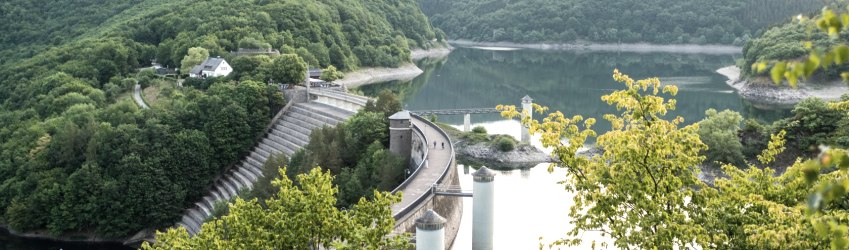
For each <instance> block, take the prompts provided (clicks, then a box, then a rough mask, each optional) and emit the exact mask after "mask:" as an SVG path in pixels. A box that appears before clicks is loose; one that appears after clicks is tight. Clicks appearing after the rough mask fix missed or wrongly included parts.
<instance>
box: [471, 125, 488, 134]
mask: <svg viewBox="0 0 849 250" xmlns="http://www.w3.org/2000/svg"><path fill="white" fill-rule="evenodd" d="M472 132H474V133H477V134H486V128H484V127H483V126H477V127H475V128H473V129H472Z"/></svg>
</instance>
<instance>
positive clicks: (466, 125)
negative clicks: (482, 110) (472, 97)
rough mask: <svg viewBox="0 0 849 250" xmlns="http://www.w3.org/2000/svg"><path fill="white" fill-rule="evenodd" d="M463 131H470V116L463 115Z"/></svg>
mask: <svg viewBox="0 0 849 250" xmlns="http://www.w3.org/2000/svg"><path fill="white" fill-rule="evenodd" d="M463 131H465V132H469V131H472V114H465V115H463Z"/></svg>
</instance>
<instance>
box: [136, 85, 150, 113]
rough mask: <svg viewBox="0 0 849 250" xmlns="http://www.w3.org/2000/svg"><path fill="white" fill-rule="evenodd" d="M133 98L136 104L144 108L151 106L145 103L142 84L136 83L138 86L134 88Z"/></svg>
mask: <svg viewBox="0 0 849 250" xmlns="http://www.w3.org/2000/svg"><path fill="white" fill-rule="evenodd" d="M133 100H135V101H136V104H137V105H139V107H141V108H143V109H149V108H150V107H148V106H147V104H145V103H144V99H142V97H141V84H138V83H136V87H135V88H133Z"/></svg>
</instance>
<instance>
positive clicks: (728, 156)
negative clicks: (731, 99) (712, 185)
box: [699, 109, 743, 166]
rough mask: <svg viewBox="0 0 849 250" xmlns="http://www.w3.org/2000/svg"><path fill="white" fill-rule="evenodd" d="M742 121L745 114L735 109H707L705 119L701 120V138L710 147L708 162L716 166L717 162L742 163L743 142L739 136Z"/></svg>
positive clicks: (706, 154)
mask: <svg viewBox="0 0 849 250" xmlns="http://www.w3.org/2000/svg"><path fill="white" fill-rule="evenodd" d="M742 121H743V116H741V115H740V113H737V112H734V111H730V110H723V111H722V112H717V111H716V110H715V109H708V110H707V111H705V119H704V120H702V121H701V122H699V138H701V140H702V142H704V143H705V145H707V147H708V148H707V150H706V151H705V156H706V157H707V160H706V163H708V164H711V165H714V166H718V165H719V164H717V162H720V163H730V164H734V165H737V166H740V165H742V163H743V144H742V143H741V142H740V139H739V138H738V137H737V134H738V131H739V130H740V123H741V122H742Z"/></svg>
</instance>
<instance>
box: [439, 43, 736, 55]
mask: <svg viewBox="0 0 849 250" xmlns="http://www.w3.org/2000/svg"><path fill="white" fill-rule="evenodd" d="M448 43H449V44H452V45H455V46H459V47H501V48H520V49H538V50H567V51H609V52H634V53H657V52H664V53H682V54H740V53H742V52H743V48H742V47H738V46H731V45H715V44H714V45H700V44H651V43H620V44H604V43H573V44H569V43H529V44H523V43H512V42H475V41H469V40H449V41H448Z"/></svg>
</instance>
